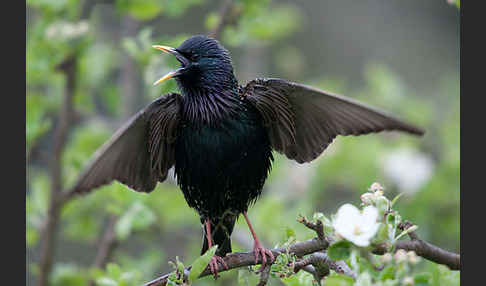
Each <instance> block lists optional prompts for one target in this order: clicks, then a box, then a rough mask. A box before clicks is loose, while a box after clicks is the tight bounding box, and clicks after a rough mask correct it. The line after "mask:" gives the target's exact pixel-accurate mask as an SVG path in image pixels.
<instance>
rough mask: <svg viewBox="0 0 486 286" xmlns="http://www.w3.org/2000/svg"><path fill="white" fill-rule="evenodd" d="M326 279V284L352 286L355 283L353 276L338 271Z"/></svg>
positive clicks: (328, 285) (329, 285) (327, 285)
mask: <svg viewBox="0 0 486 286" xmlns="http://www.w3.org/2000/svg"><path fill="white" fill-rule="evenodd" d="M325 281H326V282H325V285H326V286H352V285H353V283H354V281H353V278H351V277H349V276H346V275H343V274H337V273H334V274H331V275H329V277H327V278H326V280H325Z"/></svg>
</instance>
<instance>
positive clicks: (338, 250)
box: [327, 240, 352, 260]
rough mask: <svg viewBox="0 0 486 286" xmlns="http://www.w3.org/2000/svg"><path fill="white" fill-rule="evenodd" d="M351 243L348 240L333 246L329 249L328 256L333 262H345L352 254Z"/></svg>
mask: <svg viewBox="0 0 486 286" xmlns="http://www.w3.org/2000/svg"><path fill="white" fill-rule="evenodd" d="M351 245H352V244H351V242H349V241H346V240H341V241H338V242H336V243H333V244H331V246H329V248H328V249H327V255H329V258H331V259H332V260H344V259H347V258H348V257H349V255H350V254H351Z"/></svg>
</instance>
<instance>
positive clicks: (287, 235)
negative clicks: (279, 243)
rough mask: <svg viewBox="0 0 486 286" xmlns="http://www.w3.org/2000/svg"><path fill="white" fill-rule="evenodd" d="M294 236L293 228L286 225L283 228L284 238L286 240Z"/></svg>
mask: <svg viewBox="0 0 486 286" xmlns="http://www.w3.org/2000/svg"><path fill="white" fill-rule="evenodd" d="M295 237H296V235H295V230H293V229H292V228H290V227H286V228H285V240H286V241H288V240H289V239H291V238H295Z"/></svg>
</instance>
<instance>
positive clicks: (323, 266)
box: [144, 218, 460, 286]
mask: <svg viewBox="0 0 486 286" xmlns="http://www.w3.org/2000/svg"><path fill="white" fill-rule="evenodd" d="M298 221H299V222H301V223H302V224H304V225H305V226H307V227H308V228H310V229H312V230H314V231H315V232H316V233H317V235H318V237H317V238H314V239H311V240H307V241H303V242H298V243H295V244H293V245H291V246H290V247H289V253H291V254H294V255H296V256H297V257H299V258H302V257H304V256H305V255H309V254H310V255H309V256H308V257H306V258H302V259H301V260H299V261H297V262H296V263H295V264H294V271H295V272H296V273H297V272H298V271H300V270H304V271H307V272H309V273H311V274H312V275H313V276H314V278H315V279H316V280H317V281H321V279H322V278H323V277H324V276H326V275H328V274H329V269H332V270H334V271H336V272H338V273H341V274H344V275H347V276H350V277H353V278H354V279H356V277H357V275H356V273H354V272H353V271H352V270H351V269H350V268H349V266H348V265H347V264H346V262H344V261H333V260H331V259H329V257H328V256H327V253H325V252H323V251H324V250H326V249H327V248H328V247H329V245H330V240H329V238H326V237H324V235H323V225H322V223H320V224H319V223H312V222H309V221H307V219H305V218H299V219H298ZM409 226H411V224H410V223H408V226H405V229H406V228H408V227H409ZM402 228H403V226H402ZM321 234H322V236H321ZM409 236H410V238H411V240H410V241H399V242H397V243H396V245H395V250H398V249H404V250H407V251H411V250H413V251H415V253H416V254H417V255H419V256H421V257H423V258H425V259H428V260H430V261H433V262H436V263H438V264H443V265H447V266H448V267H449V268H451V269H452V270H459V267H460V256H459V254H456V253H452V252H448V251H446V250H443V249H441V248H439V247H437V246H434V245H432V244H430V243H428V242H425V241H423V240H420V239H418V237H417V234H416V233H415V232H410V233H409ZM320 237H322V238H320ZM271 251H272V253H273V255H274V256H275V257H277V256H278V254H280V253H284V252H286V251H287V249H286V248H275V249H271ZM386 252H388V248H387V247H386V245H379V246H377V247H376V248H375V249H374V250H373V251H372V253H374V254H378V255H382V254H384V253H386ZM223 259H224V261H225V262H226V264H227V265H228V269H225V268H222V269H221V270H220V271H219V272H224V271H229V270H231V269H235V268H240V267H244V266H251V265H257V264H261V262H262V261H261V257H260V258H259V260H258V261H257V262H256V263H255V255H254V253H253V251H252V252H236V253H231V254H228V255H226V256H225V257H224V258H223ZM190 269H191V267H190V266H189V267H187V268H186V269H185V270H184V276H186V275H187V274H188V273H189V270H190ZM268 272H269V269H267V273H266V272H265V271H264V272H263V273H262V275H261V277H260V283H259V285H266V283H267V281H268ZM170 274H171V273H168V274H165V275H163V276H160V277H158V278H156V279H154V280H152V281H150V282H147V283H146V284H144V286H161V285H167V280H168V278H169V275H170ZM208 275H211V271H210V270H209V268H206V269H205V270H204V271H203V273H202V274H201V275H200V276H199V277H200V278H201V277H205V276H208Z"/></svg>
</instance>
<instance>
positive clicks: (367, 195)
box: [360, 193, 375, 205]
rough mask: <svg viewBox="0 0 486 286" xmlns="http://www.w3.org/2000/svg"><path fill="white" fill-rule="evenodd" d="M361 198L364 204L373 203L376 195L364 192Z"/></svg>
mask: <svg viewBox="0 0 486 286" xmlns="http://www.w3.org/2000/svg"><path fill="white" fill-rule="evenodd" d="M360 198H361V201H362V202H363V204H365V205H371V204H373V202H374V199H375V195H374V194H372V193H364V194H362V195H361V197H360Z"/></svg>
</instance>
